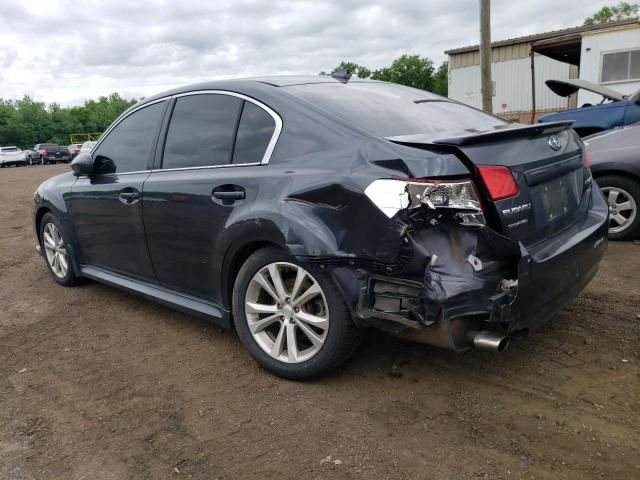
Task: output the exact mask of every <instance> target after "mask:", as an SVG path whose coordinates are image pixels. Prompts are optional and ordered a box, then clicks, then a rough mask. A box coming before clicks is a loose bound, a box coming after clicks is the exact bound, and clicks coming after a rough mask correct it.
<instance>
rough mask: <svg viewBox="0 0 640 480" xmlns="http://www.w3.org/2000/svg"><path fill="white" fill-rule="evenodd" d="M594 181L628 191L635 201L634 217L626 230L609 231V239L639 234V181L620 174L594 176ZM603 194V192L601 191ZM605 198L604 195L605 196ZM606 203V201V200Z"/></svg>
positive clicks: (630, 238)
mask: <svg viewBox="0 0 640 480" xmlns="http://www.w3.org/2000/svg"><path fill="white" fill-rule="evenodd" d="M596 183H597V184H598V186H599V187H600V188H601V189H602V188H606V187H616V188H621V189H622V190H625V191H626V192H628V193H629V194H630V195H631V196H633V199H634V200H635V202H636V209H637V210H636V219H635V220H634V221H633V223H632V224H631V225H629V227H627V229H626V230H624V231H623V232H620V233H609V239H611V240H632V239H634V238H637V237H638V236H639V235H640V211H638V209H640V183H639V182H637V181H635V180H633V179H631V178H627V177H623V176H621V175H604V176H601V177H598V178H596ZM603 195H604V192H603ZM605 200H606V196H605ZM607 203H608V202H607Z"/></svg>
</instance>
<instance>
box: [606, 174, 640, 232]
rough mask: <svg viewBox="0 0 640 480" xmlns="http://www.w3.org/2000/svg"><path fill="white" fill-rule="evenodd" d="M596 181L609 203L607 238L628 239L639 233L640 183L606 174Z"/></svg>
mask: <svg viewBox="0 0 640 480" xmlns="http://www.w3.org/2000/svg"><path fill="white" fill-rule="evenodd" d="M596 182H597V183H598V185H599V186H600V189H601V190H602V193H603V194H604V196H605V198H606V200H607V203H608V204H609V238H610V239H612V240H630V239H633V238H636V237H637V236H638V235H640V212H638V207H640V184H638V182H636V181H634V180H631V179H630V178H628V177H623V176H619V175H606V176H604V177H600V178H597V179H596Z"/></svg>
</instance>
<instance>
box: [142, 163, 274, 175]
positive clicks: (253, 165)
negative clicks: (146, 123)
mask: <svg viewBox="0 0 640 480" xmlns="http://www.w3.org/2000/svg"><path fill="white" fill-rule="evenodd" d="M261 165H265V164H264V163H260V162H253V163H225V164H224V165H201V166H199V167H176V168H157V169H155V170H150V171H151V172H153V173H160V172H179V171H182V170H208V169H210V168H231V167H259V166H261Z"/></svg>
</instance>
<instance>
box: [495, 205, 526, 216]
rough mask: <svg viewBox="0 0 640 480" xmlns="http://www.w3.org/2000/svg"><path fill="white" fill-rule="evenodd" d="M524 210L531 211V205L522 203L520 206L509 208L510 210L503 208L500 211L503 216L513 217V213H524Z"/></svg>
mask: <svg viewBox="0 0 640 480" xmlns="http://www.w3.org/2000/svg"><path fill="white" fill-rule="evenodd" d="M525 210H531V204H530V203H524V204H522V205H517V206H515V207H511V208H504V209H503V210H502V214H503V215H513V214H514V213H520V212H524V211H525Z"/></svg>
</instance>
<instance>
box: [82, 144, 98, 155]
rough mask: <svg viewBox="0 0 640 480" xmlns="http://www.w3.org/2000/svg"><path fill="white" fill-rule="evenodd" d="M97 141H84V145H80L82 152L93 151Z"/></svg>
mask: <svg viewBox="0 0 640 480" xmlns="http://www.w3.org/2000/svg"><path fill="white" fill-rule="evenodd" d="M95 145H96V142H84V143H83V144H82V147H80V153H91V150H93V147H95Z"/></svg>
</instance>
